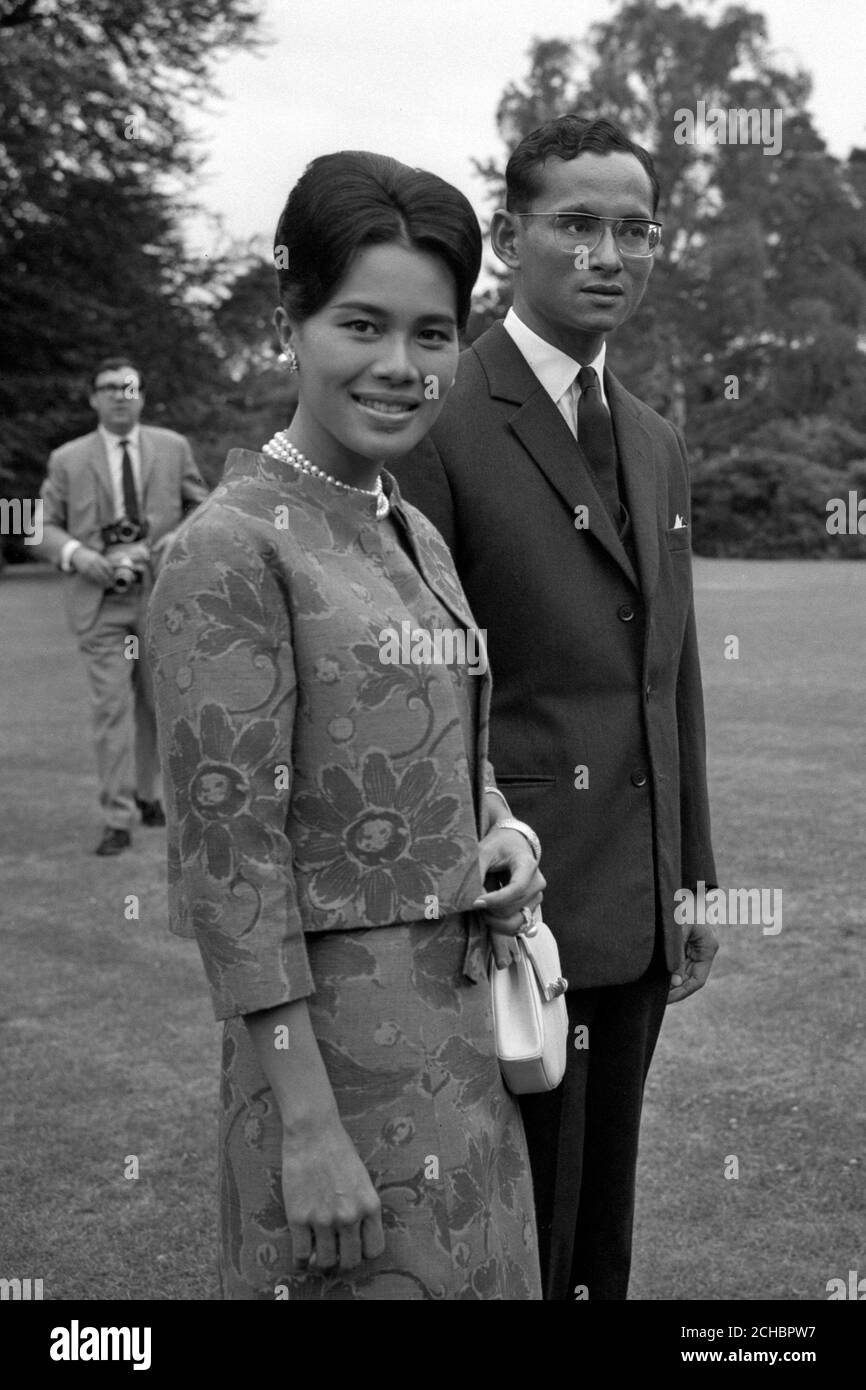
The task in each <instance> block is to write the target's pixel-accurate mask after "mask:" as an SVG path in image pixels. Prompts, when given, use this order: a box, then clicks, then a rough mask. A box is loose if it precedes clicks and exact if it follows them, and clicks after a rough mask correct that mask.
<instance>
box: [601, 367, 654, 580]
mask: <svg viewBox="0 0 866 1390" xmlns="http://www.w3.org/2000/svg"><path fill="white" fill-rule="evenodd" d="M604 389H605V391H606V393H607V398H608V401H609V403H610V413H611V419H612V420H613V430H614V434H615V436H616V446H617V451H618V453H619V461H620V467H621V469H622V475H623V480H624V482H625V491H626V506H627V507H628V509H629V512H630V513H631V523H632V529H633V532H634V544H635V550H636V551H637V563H638V569H639V570H640V577H641V592H642V594H643V596H644V598H645V599H646V600H647V601H649V599H650V598H651V596H652V594H653V593H654V591H655V587H656V584H657V583H658V574H659V523H658V503H657V496H658V489H657V480H656V463H655V449H654V447H653V441H652V437H651V435H650V433H649V431H648V430H647V429H646V427H645V426H644V425H643V424H642V423H641V420H640V416H639V411H638V404H637V402H636V401H635V398H634V397H633V396H632V395H630V393H629V392H628V391H626V389H625V387H624V386H622V385H620V383H619V382H618V381H617V379H616V377H615V376H613V375H612V374H611V373H610V372H605V374H604Z"/></svg>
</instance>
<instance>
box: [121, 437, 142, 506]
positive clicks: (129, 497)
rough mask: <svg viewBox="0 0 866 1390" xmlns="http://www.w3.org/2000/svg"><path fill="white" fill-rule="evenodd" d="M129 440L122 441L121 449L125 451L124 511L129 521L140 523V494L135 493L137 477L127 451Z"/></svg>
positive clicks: (123, 475)
mask: <svg viewBox="0 0 866 1390" xmlns="http://www.w3.org/2000/svg"><path fill="white" fill-rule="evenodd" d="M128 443H129V440H128V439H121V441H120V447H121V448H122V449H123V465H122V477H123V510H124V511H125V513H126V517H127V520H128V521H134V522H136V523H138V522H140V520H141V517H140V515H139V511H138V494H137V493H136V491H135V477H134V475H133V472H132V459H131V458H130V457H129V450H128V449H127V447H126V446H127V444H128Z"/></svg>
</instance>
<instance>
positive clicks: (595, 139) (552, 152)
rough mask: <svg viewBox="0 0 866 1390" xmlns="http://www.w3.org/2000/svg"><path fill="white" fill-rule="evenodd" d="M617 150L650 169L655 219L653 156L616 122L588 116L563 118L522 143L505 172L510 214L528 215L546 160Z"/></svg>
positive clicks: (656, 186) (656, 198)
mask: <svg viewBox="0 0 866 1390" xmlns="http://www.w3.org/2000/svg"><path fill="white" fill-rule="evenodd" d="M616 150H621V151H624V152H625V153H626V154H633V155H634V157H635V159H637V160H639V162H640V163H641V164H642V165H643V167H644V169H646V171H647V174H648V175H649V181H650V183H651V184H652V196H653V206H652V212H653V217H655V214H656V209H657V207H658V205H659V181H658V176H657V174H656V170H655V165H654V164H653V160H652V155H651V154H650V153H649V152H648V151H647V150H645V149H644V148H643V146H642V145H636V144H635V143H634V141H633V140H629V138H628V136H627V135H626V134H625V132H624V131H622V130H620V128H619V126H616V125H614V123H613V121H607V120H605V119H604V118H603V117H598V118H597V119H590V118H589V117H586V116H559V117H558V118H557V119H556V120H554V121H545V123H544V125H540V126H539V127H538V129H537V130H533V131H531V132H530V134H529V135H527V136H525V137H524V139H523V140H521V142H520V144H519V145H518V146H517V148H516V149H515V150H514V151H513V152H512V155H511V158H510V159H509V161H508V164H507V165H506V168H505V185H506V188H507V190H508V195H507V199H506V207H507V208H508V211H509V212H528V210H529V208H530V206H531V204H532V200H533V198H536V197H537V196H538V194H539V191H540V190H539V187H538V182H537V174H538V171H539V170H540V168H541V166H542V165H543V164H544V162H545V160H547V159H551V158H556V159H577V156H578V155H579V154H613V153H614V151H616Z"/></svg>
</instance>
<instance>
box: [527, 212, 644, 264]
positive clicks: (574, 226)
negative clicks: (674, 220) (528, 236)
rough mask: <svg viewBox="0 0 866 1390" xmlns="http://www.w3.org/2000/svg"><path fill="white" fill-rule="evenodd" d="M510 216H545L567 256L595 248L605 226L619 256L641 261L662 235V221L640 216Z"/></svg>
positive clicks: (528, 213)
mask: <svg viewBox="0 0 866 1390" xmlns="http://www.w3.org/2000/svg"><path fill="white" fill-rule="evenodd" d="M513 216H514V217H546V218H548V219H549V220H550V221H551V222H552V223H553V235H554V237H555V239H556V244H557V246H558V247H559V249H560V251H565V252H566V253H567V254H568V255H569V256H573V255H575V254H576V252H578V251H580V250H581V249H583V250H585V251H594V250H595V248H596V246H598V243H599V242H600V241H601V238H602V236H603V235H604V228H605V227H606V226H609V227H612V228H613V239H614V243H615V244H616V249H617V251H619V253H620V255H621V256H634V257H636V258H638V259H641V260H645V259H646V258H647V257H648V256H651V255H652V254H653V253H654V251H655V250H656V248H657V247H658V244H659V242H660V241H661V237H662V224H661V222H646V221H644V219H643V218H642V217H596V215H595V213H594V212H515V213H514V214H513Z"/></svg>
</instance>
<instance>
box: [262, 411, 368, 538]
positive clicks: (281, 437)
mask: <svg viewBox="0 0 866 1390" xmlns="http://www.w3.org/2000/svg"><path fill="white" fill-rule="evenodd" d="M262 453H263V454H268V455H270V457H271V458H276V459H279V460H280V461H281V462H282V463H290V464H291V465H292V467H293V468H297V470H298V472H299V473H308V474H309V475H310V476H311V477H313V478H321V480H322V482H324V483H330V484H331V486H332V487H338V488H340V489H341V490H342V491H343V492H360V494H361V496H362V497H375V499H376V518H377V520H379V521H381V520H382V518H383V517H386V516H387V515H388V513H389V511H390V510H391V503H390V502H389V501H388V498H387V496H386V495H385V489H384V488H383V487H382V479H381V478H377V479H376V486H375V487H374V488H367V487H352V486H351V485H350V484H349V483H341V482H340V479H339V478H332V477H331V475H330V473H326V472H325V471H324V469H322V468H317V467H316V465H315V464H314V463H311V462H310V460H309V459H308V458H306V456H305V455H304V454H302V453H301V451H300V449H296V448H295V446H294V444H292V443H291V442H290V441H289V440H288V439H287V438H286V432H285V430H280V432H279V433H278V434H275V435H274V437H273V439H269V440H268V442H267V444H265V445H263V447H262Z"/></svg>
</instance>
